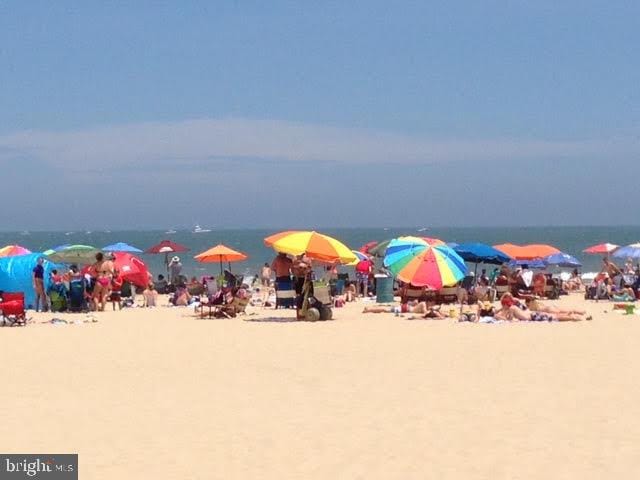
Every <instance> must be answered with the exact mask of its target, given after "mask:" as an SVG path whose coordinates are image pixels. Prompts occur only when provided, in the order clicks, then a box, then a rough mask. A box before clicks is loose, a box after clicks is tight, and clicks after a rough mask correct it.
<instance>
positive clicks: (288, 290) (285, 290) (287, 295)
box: [276, 280, 296, 308]
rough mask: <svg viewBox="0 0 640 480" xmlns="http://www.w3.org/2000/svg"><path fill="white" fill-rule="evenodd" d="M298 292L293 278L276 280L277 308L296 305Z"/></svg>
mask: <svg viewBox="0 0 640 480" xmlns="http://www.w3.org/2000/svg"><path fill="white" fill-rule="evenodd" d="M295 300H296V292H295V290H294V289H293V282H292V281H291V280H281V281H279V282H278V281H276V308H280V307H283V308H293V307H295Z"/></svg>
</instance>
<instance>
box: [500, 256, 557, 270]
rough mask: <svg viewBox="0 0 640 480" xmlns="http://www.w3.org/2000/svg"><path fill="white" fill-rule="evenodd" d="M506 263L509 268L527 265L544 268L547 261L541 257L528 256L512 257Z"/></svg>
mask: <svg viewBox="0 0 640 480" xmlns="http://www.w3.org/2000/svg"><path fill="white" fill-rule="evenodd" d="M507 265H509V267H511V268H516V267H527V268H532V269H537V270H544V269H545V268H547V263H546V262H545V261H544V260H543V259H542V258H530V259H524V260H523V259H518V260H516V259H514V260H511V261H510V262H509V263H508V264H507Z"/></svg>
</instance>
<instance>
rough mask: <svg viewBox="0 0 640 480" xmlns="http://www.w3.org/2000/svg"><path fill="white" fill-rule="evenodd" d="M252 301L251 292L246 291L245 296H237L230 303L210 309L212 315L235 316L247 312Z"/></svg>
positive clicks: (216, 316) (221, 316) (218, 316)
mask: <svg viewBox="0 0 640 480" xmlns="http://www.w3.org/2000/svg"><path fill="white" fill-rule="evenodd" d="M250 302H251V294H250V293H246V295H244V296H242V297H241V296H235V297H233V300H232V301H231V302H230V303H226V304H223V305H218V306H216V307H215V308H213V309H212V310H211V311H210V315H209V316H210V317H215V318H233V317H237V316H238V315H242V314H245V313H247V312H246V310H247V305H249V303H250Z"/></svg>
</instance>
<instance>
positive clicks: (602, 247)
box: [583, 243, 619, 255]
mask: <svg viewBox="0 0 640 480" xmlns="http://www.w3.org/2000/svg"><path fill="white" fill-rule="evenodd" d="M616 248H619V245H615V244H613V243H599V244H598V245H592V246H591V247H589V248H585V249H584V250H583V252H584V253H590V254H592V255H602V254H606V255H608V254H610V253H611V252H613V251H614V250H615V249H616Z"/></svg>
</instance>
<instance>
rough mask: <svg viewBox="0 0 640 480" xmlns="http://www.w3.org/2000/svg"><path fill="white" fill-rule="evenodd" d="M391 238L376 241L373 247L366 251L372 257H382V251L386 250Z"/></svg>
mask: <svg viewBox="0 0 640 480" xmlns="http://www.w3.org/2000/svg"><path fill="white" fill-rule="evenodd" d="M391 240H392V239H391V238H390V239H388V240H383V241H382V242H378V243H377V244H375V245H374V246H373V247H369V251H368V252H367V253H368V254H369V255H372V256H374V257H384V253H385V252H386V250H387V246H388V245H389V242H390V241H391Z"/></svg>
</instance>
